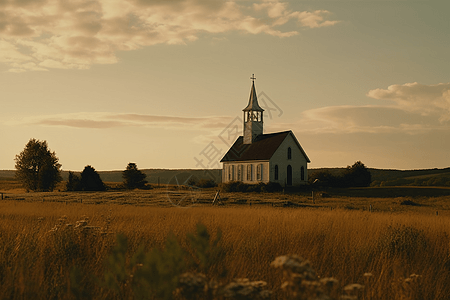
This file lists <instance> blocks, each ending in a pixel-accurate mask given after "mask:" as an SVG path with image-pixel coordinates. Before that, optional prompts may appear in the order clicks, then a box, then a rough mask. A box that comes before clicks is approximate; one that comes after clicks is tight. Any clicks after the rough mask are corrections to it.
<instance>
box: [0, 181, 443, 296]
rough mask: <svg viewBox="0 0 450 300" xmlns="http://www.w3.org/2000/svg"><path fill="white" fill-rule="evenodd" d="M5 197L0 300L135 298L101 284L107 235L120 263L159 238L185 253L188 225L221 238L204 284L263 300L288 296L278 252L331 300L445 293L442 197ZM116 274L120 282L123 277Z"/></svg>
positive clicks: (198, 193)
mask: <svg viewBox="0 0 450 300" xmlns="http://www.w3.org/2000/svg"><path fill="white" fill-rule="evenodd" d="M9 184H10V183H9ZM11 188H12V189H11V190H9V192H8V190H6V193H5V194H4V199H3V201H2V202H0V240H1V246H0V257H1V261H0V281H1V282H2V284H1V288H0V299H24V298H31V297H32V298H36V299H77V298H78V299H88V298H93V299H122V298H128V299H132V298H139V297H138V294H137V292H136V291H135V290H133V289H132V288H131V283H130V282H129V281H127V280H125V281H123V282H124V283H123V284H122V285H121V288H120V289H119V290H114V288H111V286H108V285H107V284H106V283H105V279H104V278H105V274H106V273H107V272H108V270H109V269H108V264H107V263H106V262H107V261H108V257H109V258H110V259H111V255H113V254H114V253H116V252H114V251H116V250H114V249H116V248H115V247H117V246H115V245H116V243H117V242H116V234H117V233H122V234H123V235H124V236H125V237H126V238H127V240H128V243H127V247H126V256H125V257H126V261H127V262H128V263H130V264H131V262H132V256H133V254H135V253H137V252H138V249H139V247H140V246H142V247H143V249H145V251H146V252H149V251H150V249H152V248H155V247H156V248H162V247H164V243H165V241H166V239H167V237H168V236H169V235H170V233H171V232H172V233H173V234H174V235H175V237H176V239H177V241H178V243H179V245H180V246H181V248H182V249H184V251H185V252H187V253H192V251H193V250H192V247H191V246H190V244H189V241H188V239H187V237H186V236H187V234H188V233H192V232H195V230H196V224H198V223H199V222H200V223H202V224H204V225H205V226H206V228H207V229H208V231H209V232H210V233H211V236H212V237H215V236H216V234H217V232H218V231H219V230H221V232H222V238H221V240H220V242H219V246H220V247H221V249H222V254H223V255H221V256H217V257H216V258H215V259H213V261H212V262H211V264H210V265H209V267H208V268H207V269H203V272H204V273H205V274H206V276H207V278H208V279H216V280H217V281H218V282H221V283H223V284H225V283H229V282H231V281H232V280H233V279H234V278H248V279H249V280H252V281H259V280H263V281H265V282H267V286H266V288H267V289H268V290H271V291H273V295H272V299H292V298H293V294H292V291H291V293H290V292H289V290H288V289H281V288H280V286H281V285H282V283H283V281H284V280H285V279H283V278H284V277H283V276H285V275H286V274H284V275H283V272H281V271H279V270H277V269H275V268H273V267H271V266H270V263H271V262H272V261H273V260H274V259H275V258H276V257H277V256H280V255H288V254H297V255H300V256H302V257H304V258H305V259H309V260H310V261H311V263H312V266H313V268H314V269H315V271H316V273H317V275H318V276H320V278H325V277H334V278H336V279H338V280H339V284H338V288H337V289H338V290H339V293H337V294H335V297H333V298H332V299H338V296H336V295H342V294H346V292H345V291H344V290H343V288H344V286H346V285H347V284H351V283H359V284H362V285H364V286H365V288H364V290H363V291H360V292H359V299H448V295H450V285H449V284H448V282H450V227H449V224H450V213H449V209H450V205H449V203H450V202H449V200H450V196H447V195H446V192H447V191H446V190H445V189H441V190H439V191H438V190H423V189H420V190H419V189H417V190H416V193H413V192H412V191H411V190H408V191H406V192H407V193H411V194H402V193H400V192H401V191H399V190H397V191H396V192H397V193H398V194H397V195H396V196H395V197H389V194H390V193H393V192H394V191H393V190H392V189H388V188H386V189H383V190H380V189H377V190H374V189H365V190H358V189H356V190H328V191H326V193H327V194H325V195H324V196H325V197H320V196H319V195H320V194H322V192H323V191H316V192H315V196H314V199H313V197H312V194H311V193H310V192H303V193H301V192H296V193H288V192H289V191H286V193H274V194H264V193H261V194H256V193H250V194H242V193H230V194H222V195H221V198H222V204H223V205H220V206H211V202H212V199H213V198H214V196H215V193H216V190H215V189H209V190H185V189H175V188H174V187H170V188H155V189H153V190H148V191H139V190H136V191H109V192H101V193H87V192H78V193H67V192H54V193H23V192H21V191H20V190H17V189H15V188H14V186H13V185H11ZM0 191H5V186H3V187H2V188H0ZM403 192H405V191H403ZM429 193H433V194H429ZM373 195H375V197H373ZM402 203H403V204H402ZM370 205H372V211H370ZM436 212H438V214H437V215H436ZM77 221H78V222H77ZM81 221H82V222H81ZM66 224H71V225H66ZM77 228H78V229H77ZM81 229H82V230H81ZM116 254H117V253H116ZM116 260H117V259H116ZM109 268H111V266H110V267H109ZM124 270H125V271H123V272H125V273H126V274H127V275H126V276H130V274H131V275H132V274H133V272H134V271H133V270H134V269H133V268H131V267H130V268H129V269H126V268H124ZM225 270H226V272H224V271H225ZM185 271H192V272H194V271H200V269H199V268H198V267H195V266H187V267H186V270H185ZM365 273H370V274H371V275H372V276H364V274H365ZM134 274H137V273H134ZM411 274H417V275H419V276H417V277H414V276H413V277H411V276H410V275H411ZM366 275H367V274H366ZM127 278H128V277H127ZM130 278H131V277H130ZM330 295H331V294H330ZM140 296H142V295H140ZM152 297H155V296H154V295H153V296H152ZM196 297H197V296H196ZM196 297H193V298H196ZM220 297H222V298H223V297H224V296H223V295H222V296H217V297H216V298H220ZM305 297H306V296H305ZM242 299H250V297H247V298H242ZM251 299H254V298H251ZM298 299H307V298H301V297H298ZM311 299H312V298H311ZM314 299H315V298H314ZM318 299H321V298H318ZM322 299H325V298H322ZM349 299H350V298H349ZM354 299H357V298H354Z"/></svg>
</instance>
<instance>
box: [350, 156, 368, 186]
mask: <svg viewBox="0 0 450 300" xmlns="http://www.w3.org/2000/svg"><path fill="white" fill-rule="evenodd" d="M343 182H344V184H345V185H346V186H354V187H364V186H370V183H371V182H372V175H371V174H370V171H369V169H367V167H366V166H365V165H364V164H363V163H362V162H361V161H357V162H355V163H354V164H353V165H352V166H347V168H346V169H345V171H344V176H343Z"/></svg>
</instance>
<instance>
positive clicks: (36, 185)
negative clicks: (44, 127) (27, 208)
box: [14, 139, 62, 192]
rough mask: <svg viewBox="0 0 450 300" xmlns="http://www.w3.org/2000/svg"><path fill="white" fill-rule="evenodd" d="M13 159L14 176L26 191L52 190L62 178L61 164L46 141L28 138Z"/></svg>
mask: <svg viewBox="0 0 450 300" xmlns="http://www.w3.org/2000/svg"><path fill="white" fill-rule="evenodd" d="M14 160H15V162H16V165H15V167H16V170H17V171H16V178H17V179H18V180H19V181H20V182H22V185H23V186H24V187H25V188H26V190H27V191H29V190H32V191H44V192H47V191H53V189H54V188H55V187H56V184H57V183H58V182H60V181H61V180H62V178H61V170H60V168H61V164H59V162H58V161H59V159H58V157H56V153H55V152H51V151H50V149H49V148H48V145H47V141H40V140H36V139H30V140H29V141H28V143H27V144H26V145H25V148H24V150H23V151H22V152H20V154H18V155H16V158H15V159H14Z"/></svg>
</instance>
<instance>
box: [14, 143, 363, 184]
mask: <svg viewBox="0 0 450 300" xmlns="http://www.w3.org/2000/svg"><path fill="white" fill-rule="evenodd" d="M15 163H16V164H15V168H16V178H17V179H18V180H19V181H20V182H21V183H22V184H23V186H24V188H25V189H26V190H27V191H43V192H46V191H53V190H54V189H55V187H56V185H57V184H58V183H59V182H61V181H62V177H61V164H60V163H59V158H58V157H57V156H56V153H55V152H54V151H53V152H52V151H51V150H50V149H49V147H48V144H47V141H40V140H36V139H30V140H29V142H28V143H27V144H26V145H25V148H24V150H23V151H22V152H21V153H20V154H18V155H16V157H15ZM146 177H147V175H146V174H145V173H143V172H142V171H140V170H139V169H138V167H137V165H136V163H132V162H130V163H129V164H128V165H127V167H126V169H125V170H124V171H122V179H123V185H124V187H125V188H127V189H136V188H140V189H142V188H145V187H146V184H147V183H148V182H147V180H146ZM309 181H310V184H312V185H316V186H322V187H365V186H369V185H370V184H371V182H372V178H371V174H370V171H369V170H368V168H367V167H366V166H365V165H364V164H363V163H362V162H361V161H357V162H356V163H354V164H353V165H352V166H347V168H346V169H345V170H344V171H343V172H342V173H341V174H338V175H336V174H332V173H331V172H329V171H326V170H325V171H318V172H315V173H313V174H311V176H310V177H309ZM192 184H193V185H195V186H199V185H200V182H199V183H195V184H194V183H192ZM206 185H207V186H208V187H209V186H210V185H211V186H212V183H211V182H205V187H206ZM214 186H215V184H214ZM66 189H67V190H68V191H104V190H106V185H105V184H104V183H103V181H102V179H101V178H100V175H99V174H98V172H97V171H96V170H95V169H94V168H93V167H92V166H90V165H87V166H85V167H84V170H83V171H82V172H81V173H80V175H77V174H75V173H74V172H69V178H68V181H67V184H66Z"/></svg>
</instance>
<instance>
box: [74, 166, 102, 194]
mask: <svg viewBox="0 0 450 300" xmlns="http://www.w3.org/2000/svg"><path fill="white" fill-rule="evenodd" d="M80 185H81V189H82V190H83V191H104V190H106V186H105V184H104V183H103V181H102V179H101V178H100V175H99V174H98V173H97V171H95V169H94V168H93V167H91V166H89V165H88V166H86V167H84V170H83V172H81V180H80Z"/></svg>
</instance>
